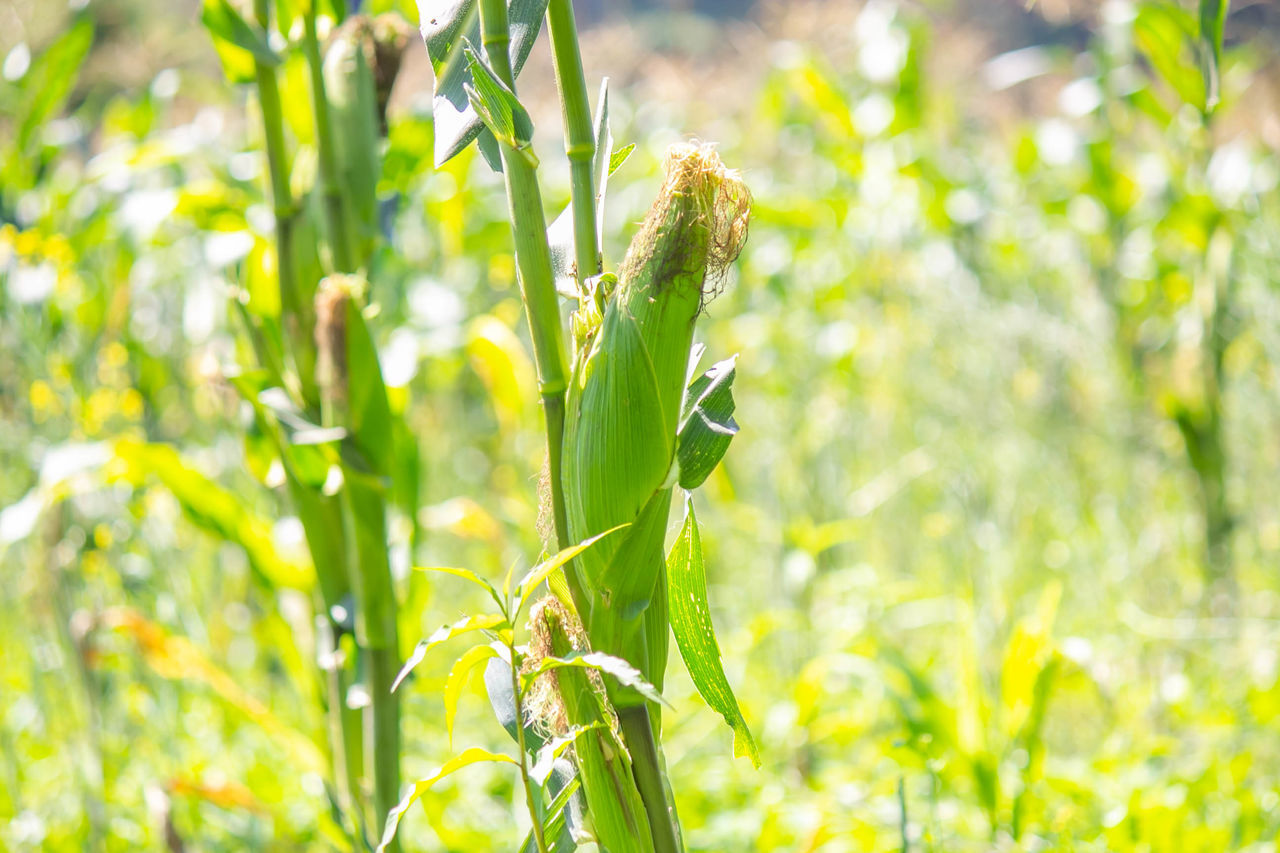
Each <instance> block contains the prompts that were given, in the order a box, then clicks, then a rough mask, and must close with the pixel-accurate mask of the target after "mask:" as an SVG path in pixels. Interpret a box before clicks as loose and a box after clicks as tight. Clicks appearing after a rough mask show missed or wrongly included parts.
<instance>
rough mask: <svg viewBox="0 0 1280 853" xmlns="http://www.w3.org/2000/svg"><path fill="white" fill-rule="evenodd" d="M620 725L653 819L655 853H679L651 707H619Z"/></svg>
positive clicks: (651, 827)
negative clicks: (654, 731)
mask: <svg viewBox="0 0 1280 853" xmlns="http://www.w3.org/2000/svg"><path fill="white" fill-rule="evenodd" d="M617 711H618V725H619V726H620V727H621V729H622V737H623V739H624V740H625V741H626V743H627V749H628V751H630V753H631V773H632V775H633V776H635V780H636V788H637V789H639V791H640V799H641V800H643V801H644V810H645V814H646V815H648V817H649V831H650V832H651V833H652V834H653V849H654V853H679V851H680V842H679V841H677V840H676V828H675V824H674V823H673V822H672V815H671V813H670V812H669V811H668V810H667V795H666V789H665V782H664V781H663V775H662V764H661V761H660V760H659V758H658V742H657V740H655V739H654V735H653V723H652V721H651V720H650V719H649V707H648V705H632V706H631V707H629V708H618V709H617Z"/></svg>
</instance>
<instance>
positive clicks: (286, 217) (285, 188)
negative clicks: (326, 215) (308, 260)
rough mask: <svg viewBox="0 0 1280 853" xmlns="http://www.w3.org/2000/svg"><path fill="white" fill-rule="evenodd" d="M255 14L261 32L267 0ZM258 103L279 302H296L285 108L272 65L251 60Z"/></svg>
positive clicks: (256, 4)
mask: <svg viewBox="0 0 1280 853" xmlns="http://www.w3.org/2000/svg"><path fill="white" fill-rule="evenodd" d="M253 9H254V16H255V17H256V18H257V22H258V26H260V27H262V30H263V32H264V33H266V32H268V30H269V28H270V24H271V18H270V2H269V0H254V3H253ZM254 71H255V73H256V75H257V85H258V105H259V106H260V107H261V109H262V131H263V139H264V141H265V142H266V147H267V175H268V178H269V182H270V184H271V208H272V213H274V215H275V224H276V270H277V272H278V273H279V279H280V305H281V306H282V307H283V306H293V305H294V304H295V303H296V302H297V294H298V282H297V277H296V274H295V272H294V265H293V260H294V256H293V220H294V216H295V214H296V209H295V207H294V204H293V197H292V194H291V193H290V190H289V168H288V163H287V160H286V155H285V150H284V110H283V109H282V107H281V105H280V87H279V84H278V83H277V81H276V74H275V71H274V70H273V69H271V68H270V67H268V66H267V65H266V64H264V63H263V62H260V61H255V62H254Z"/></svg>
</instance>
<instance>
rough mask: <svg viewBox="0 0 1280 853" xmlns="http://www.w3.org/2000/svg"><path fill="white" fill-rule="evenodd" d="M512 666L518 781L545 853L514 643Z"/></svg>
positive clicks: (535, 837)
mask: <svg viewBox="0 0 1280 853" xmlns="http://www.w3.org/2000/svg"><path fill="white" fill-rule="evenodd" d="M507 650H508V653H509V654H510V655H511V661H512V663H513V665H512V666H511V667H510V669H511V695H512V697H513V698H514V700H515V705H516V742H517V743H518V745H519V747H520V780H521V781H522V782H523V783H524V800H525V804H526V805H527V806H528V808H529V819H530V820H531V821H533V840H534V843H535V844H537V845H538V853H547V839H546V833H545V832H544V831H543V828H542V821H541V820H539V819H538V810H537V808H536V806H535V805H534V801H533V783H532V781H531V780H530V779H529V750H528V747H527V746H525V739H524V701H523V696H522V695H521V694H522V691H521V689H520V673H519V671H517V669H516V667H515V666H514V662H515V660H516V646H515V642H514V641H513V642H510V643H508V644H507Z"/></svg>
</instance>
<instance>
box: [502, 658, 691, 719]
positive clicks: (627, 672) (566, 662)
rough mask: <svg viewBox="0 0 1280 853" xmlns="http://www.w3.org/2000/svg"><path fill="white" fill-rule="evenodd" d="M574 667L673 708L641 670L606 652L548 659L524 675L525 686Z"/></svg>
mask: <svg viewBox="0 0 1280 853" xmlns="http://www.w3.org/2000/svg"><path fill="white" fill-rule="evenodd" d="M566 667H572V668H573V669H594V670H596V671H597V672H603V673H605V674H607V675H611V676H613V677H614V678H615V679H617V681H618V683H619V684H621V685H622V686H624V687H630V688H632V689H634V690H635V691H636V692H637V693H639V694H640V695H641V696H643V697H644V698H646V699H648V700H649V701H650V702H659V703H661V704H663V705H666V706H667V707H668V708H671V707H673V706H672V705H671V703H670V702H668V701H667V700H666V699H665V698H664V697H663V696H662V694H661V693H659V692H658V691H657V688H655V687H654V686H653V685H652V684H650V683H649V682H648V681H645V679H644V676H643V675H641V674H640V670H638V669H636V668H635V667H634V666H632V665H631V664H629V663H627V662H626V661H625V660H623V659H622V658H618V657H614V656H613V655H606V654H605V653H604V652H587V653H585V654H577V653H575V654H572V655H569V656H567V657H562V658H557V657H546V658H543V659H542V660H541V661H539V662H538V665H537V666H536V667H534V668H533V669H532V670H531V671H530V672H528V673H525V675H524V684H525V688H526V689H527V688H528V686H529V685H530V684H532V683H533V680H534V679H535V678H537V677H538V676H539V675H542V674H543V673H544V672H551V671H552V670H556V669H564V668H566Z"/></svg>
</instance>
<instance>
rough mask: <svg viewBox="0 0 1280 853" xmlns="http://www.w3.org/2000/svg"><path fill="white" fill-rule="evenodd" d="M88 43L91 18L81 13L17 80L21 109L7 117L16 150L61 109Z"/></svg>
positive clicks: (23, 147) (83, 58)
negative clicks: (13, 122)
mask: <svg viewBox="0 0 1280 853" xmlns="http://www.w3.org/2000/svg"><path fill="white" fill-rule="evenodd" d="M92 45H93V21H92V20H91V18H90V17H89V16H88V15H82V16H80V17H79V18H77V19H76V22H75V23H74V24H72V25H71V26H70V27H68V28H67V31H66V32H65V33H64V34H63V35H61V36H59V37H58V39H57V41H55V42H53V44H51V45H49V46H48V47H47V48H45V49H44V51H43V52H42V54H41V55H39V56H38V57H37V58H36V60H35V62H34V63H33V65H32V68H31V69H30V70H28V72H27V75H26V76H25V77H24V78H23V79H22V81H21V85H22V86H23V88H24V89H25V90H26V104H25V105H24V106H25V110H24V111H22V112H20V113H19V115H16V116H11V118H13V119H15V120H16V121H17V124H18V132H17V137H16V138H17V142H18V149H19V150H25V149H26V148H27V146H28V144H29V143H30V142H31V140H32V139H33V138H34V136H35V134H36V133H37V132H38V131H39V130H40V128H42V127H44V124H45V122H46V121H48V120H49V119H51V118H53V117H55V116H56V114H57V113H58V112H59V111H60V110H61V109H62V108H63V105H64V104H65V103H66V101H67V97H68V96H69V95H70V94H71V90H72V89H73V88H75V85H76V81H77V80H79V78H80V67H81V65H82V64H83V63H84V60H85V57H86V56H88V54H89V48H90V47H91V46H92Z"/></svg>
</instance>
